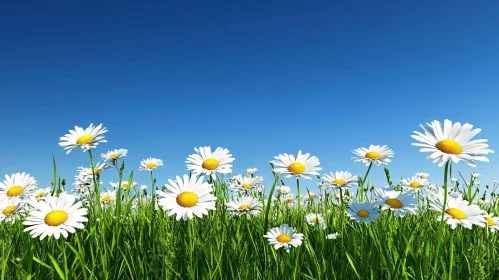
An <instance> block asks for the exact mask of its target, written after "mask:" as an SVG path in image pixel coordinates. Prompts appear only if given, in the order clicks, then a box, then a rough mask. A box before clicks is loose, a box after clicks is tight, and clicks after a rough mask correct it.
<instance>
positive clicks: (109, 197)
mask: <svg viewBox="0 0 499 280" xmlns="http://www.w3.org/2000/svg"><path fill="white" fill-rule="evenodd" d="M100 200H101V202H102V203H104V204H108V203H109V202H111V201H114V200H116V190H114V191H111V190H108V191H106V192H103V193H101V194H100Z"/></svg>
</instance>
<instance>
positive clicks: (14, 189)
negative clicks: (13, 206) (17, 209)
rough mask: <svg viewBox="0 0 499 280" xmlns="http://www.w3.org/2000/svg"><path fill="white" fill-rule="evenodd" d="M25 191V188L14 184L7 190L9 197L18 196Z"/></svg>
mask: <svg viewBox="0 0 499 280" xmlns="http://www.w3.org/2000/svg"><path fill="white" fill-rule="evenodd" d="M23 191H24V188H23V187H21V186H13V187H11V188H10V189H9V190H8V191H7V196H8V197H13V196H18V195H20V194H21V193H22V192H23Z"/></svg>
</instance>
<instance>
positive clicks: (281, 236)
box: [263, 224, 303, 253]
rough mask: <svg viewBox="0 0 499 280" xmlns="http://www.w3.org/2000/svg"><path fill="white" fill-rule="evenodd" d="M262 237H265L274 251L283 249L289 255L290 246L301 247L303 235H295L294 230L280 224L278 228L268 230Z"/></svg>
mask: <svg viewBox="0 0 499 280" xmlns="http://www.w3.org/2000/svg"><path fill="white" fill-rule="evenodd" d="M263 237H266V238H267V239H268V240H269V243H270V244H271V245H274V249H276V250H277V249H279V248H281V247H284V249H285V250H286V252H288V253H289V249H290V246H293V247H298V246H300V245H301V243H302V239H303V234H302V233H296V232H295V229H294V228H292V227H290V226H288V225H287V224H282V225H281V226H280V227H276V228H272V229H270V231H269V232H268V233H267V234H266V235H264V236H263Z"/></svg>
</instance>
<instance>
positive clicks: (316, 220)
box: [305, 213, 326, 228]
mask: <svg viewBox="0 0 499 280" xmlns="http://www.w3.org/2000/svg"><path fill="white" fill-rule="evenodd" d="M305 220H306V221H307V223H308V224H309V225H311V226H316V225H318V226H319V227H321V228H326V221H325V220H324V218H323V217H322V215H321V214H318V213H310V214H307V215H306V216H305Z"/></svg>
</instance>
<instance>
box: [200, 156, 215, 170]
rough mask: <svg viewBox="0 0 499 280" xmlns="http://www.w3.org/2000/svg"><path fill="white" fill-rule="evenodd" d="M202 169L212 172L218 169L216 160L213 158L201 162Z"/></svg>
mask: <svg viewBox="0 0 499 280" xmlns="http://www.w3.org/2000/svg"><path fill="white" fill-rule="evenodd" d="M202 167H203V168H204V169H208V170H213V169H215V168H217V167H218V160H216V159H214V158H209V159H207V160H205V161H203V164H202Z"/></svg>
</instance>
